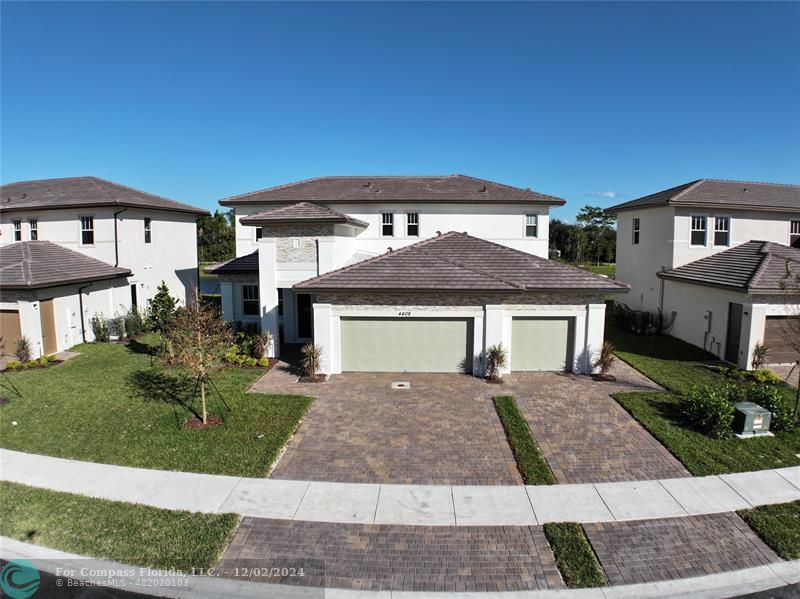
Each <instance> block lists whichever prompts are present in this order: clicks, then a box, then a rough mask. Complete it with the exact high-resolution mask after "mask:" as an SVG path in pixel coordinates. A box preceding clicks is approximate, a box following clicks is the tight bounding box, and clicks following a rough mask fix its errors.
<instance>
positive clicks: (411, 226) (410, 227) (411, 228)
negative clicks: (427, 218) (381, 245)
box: [406, 212, 419, 237]
mask: <svg viewBox="0 0 800 599" xmlns="http://www.w3.org/2000/svg"><path fill="white" fill-rule="evenodd" d="M406 236H408V237H419V212H409V213H408V214H406Z"/></svg>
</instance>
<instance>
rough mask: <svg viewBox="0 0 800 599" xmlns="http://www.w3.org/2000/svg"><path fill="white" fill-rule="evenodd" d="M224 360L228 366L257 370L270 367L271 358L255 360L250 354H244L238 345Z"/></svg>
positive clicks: (226, 353) (226, 354)
mask: <svg viewBox="0 0 800 599" xmlns="http://www.w3.org/2000/svg"><path fill="white" fill-rule="evenodd" d="M223 359H224V361H225V363H226V364H229V365H231V366H246V367H248V368H255V367H256V366H260V367H261V368H266V367H267V366H269V358H265V357H261V358H254V357H253V356H250V355H248V354H243V353H242V352H241V351H240V349H239V347H238V346H236V345H234V346H233V347H231V348H230V349H229V350H228V351H227V352H225V356H224V357H223Z"/></svg>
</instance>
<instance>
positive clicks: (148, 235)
mask: <svg viewBox="0 0 800 599" xmlns="http://www.w3.org/2000/svg"><path fill="white" fill-rule="evenodd" d="M151 224H152V223H151V221H150V219H149V218H147V217H145V219H144V242H145V243H150V242H151V241H153V231H152V229H151Z"/></svg>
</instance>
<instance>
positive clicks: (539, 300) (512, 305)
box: [314, 291, 605, 311]
mask: <svg viewBox="0 0 800 599" xmlns="http://www.w3.org/2000/svg"><path fill="white" fill-rule="evenodd" d="M314 301H315V302H317V303H326V304H333V305H335V306H336V307H337V308H341V309H348V308H359V309H361V308H365V307H367V308H368V307H370V306H374V307H376V308H386V307H391V308H395V307H397V308H426V309H431V308H432V309H437V308H441V309H443V310H454V309H461V308H464V307H482V306H485V305H487V304H488V305H497V304H503V305H505V306H506V309H508V310H509V311H513V310H515V309H518V310H525V309H529V308H530V307H531V306H559V305H561V306H575V305H583V304H599V303H603V302H604V301H605V300H604V298H603V297H602V296H600V295H586V294H570V293H569V292H563V293H558V294H555V293H518V294H462V293H455V292H452V291H442V292H425V293H423V292H420V293H413V294H412V293H397V294H393V293H366V292H360V293H345V292H341V293H319V294H316V295H315V297H314Z"/></svg>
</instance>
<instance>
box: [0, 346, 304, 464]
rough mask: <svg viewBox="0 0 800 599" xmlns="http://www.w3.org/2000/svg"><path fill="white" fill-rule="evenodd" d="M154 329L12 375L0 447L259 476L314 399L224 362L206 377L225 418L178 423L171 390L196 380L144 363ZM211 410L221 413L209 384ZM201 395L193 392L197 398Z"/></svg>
mask: <svg viewBox="0 0 800 599" xmlns="http://www.w3.org/2000/svg"><path fill="white" fill-rule="evenodd" d="M154 343H157V337H156V336H154V335H150V336H148V337H145V338H142V339H140V340H139V341H138V342H136V341H134V342H132V343H131V344H130V345H128V346H124V345H118V344H111V343H105V344H103V343H100V344H84V345H79V346H77V347H76V348H74V350H75V351H78V352H80V353H81V355H80V356H78V357H76V358H73V359H72V360H69V361H67V362H64V363H63V364H61V365H59V366H56V367H54V368H48V369H41V370H28V371H23V372H15V373H12V374H9V377H11V380H12V381H13V382H14V384H15V385H16V386H17V387H18V388H19V390H20V391H21V392H22V398H18V397H16V396H14V395H10V394H9V402H8V403H6V404H5V405H3V406H1V407H0V445H2V447H5V448H7V449H15V450H19V451H27V452H32V453H40V454H46V455H53V456H58V457H63V458H72V459H76V460H87V461H92V462H102V463H108V464H120V465H125V466H137V467H142V468H156V469H164V470H183V471H187V472H207V473H211V474H230V475H235V476H254V477H259V476H265V475H266V474H267V472H268V470H269V467H270V465H271V464H272V462H273V461H274V460H275V458H276V457H277V455H278V453H279V452H280V450H281V448H282V447H283V446H284V444H285V443H286V441H287V440H288V439H289V437H290V436H291V435H292V433H293V432H294V430H295V429H296V428H297V425H298V423H299V422H300V420H301V419H302V418H303V416H304V415H305V413H306V412H307V410H308V408H309V406H310V405H311V402H312V400H311V399H310V398H308V397H301V396H280V395H258V394H247V393H245V391H246V390H247V389H248V388H249V387H250V385H252V384H253V383H254V382H255V381H256V380H257V379H258V378H259V377H260V376H262V375H263V374H264V370H263V369H239V368H226V369H224V370H223V371H221V372H219V373H217V374H215V375H214V376H213V377H212V380H213V381H214V383H215V384H216V385H217V387H218V388H219V390H220V392H221V393H222V395H223V397H224V398H225V400H226V401H227V403H228V405H229V406H230V408H231V411H230V412H227V413H226V414H225V416H226V424H225V425H221V426H216V427H213V428H209V429H205V430H203V429H188V428H184V427H183V426H180V427H179V426H178V425H177V423H176V417H177V419H178V420H179V421H181V422H182V420H184V419H186V418H187V416H188V415H187V413H186V412H185V411H183V410H182V408H180V407H178V408H177V409H176V408H175V406H174V404H173V403H171V401H170V400H171V399H172V398H174V397H188V396H189V395H190V394H191V391H192V387H193V381H192V380H191V379H188V378H186V377H185V376H184V377H181V376H180V373H179V372H176V371H175V370H164V369H162V368H156V367H152V366H151V365H150V360H151V356H150V355H149V354H148V353H146V352H147V351H149V349H150V347H151V345H152V344H154ZM207 396H208V398H209V412H210V413H211V414H219V413H220V411H221V410H220V408H219V405H218V403H217V402H216V401H215V399H214V397H215V395H214V394H213V392H211V391H210V390H209V393H207ZM198 402H199V400H198Z"/></svg>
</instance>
